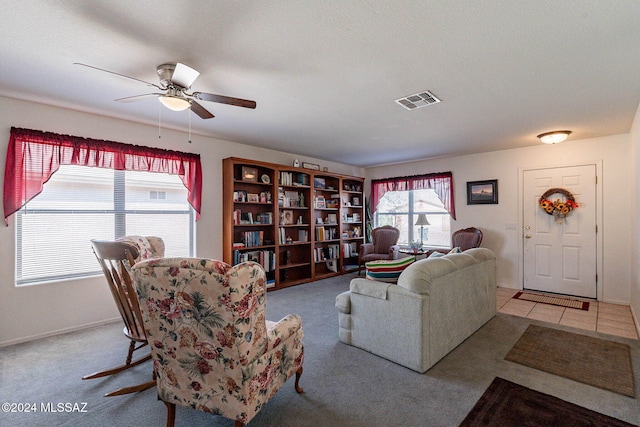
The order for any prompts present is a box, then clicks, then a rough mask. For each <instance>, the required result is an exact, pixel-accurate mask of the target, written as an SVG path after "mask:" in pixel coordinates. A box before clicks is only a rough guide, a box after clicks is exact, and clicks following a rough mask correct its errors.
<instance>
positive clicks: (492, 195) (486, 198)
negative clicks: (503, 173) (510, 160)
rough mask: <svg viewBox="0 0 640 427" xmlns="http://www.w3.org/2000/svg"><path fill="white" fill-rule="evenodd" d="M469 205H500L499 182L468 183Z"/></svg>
mask: <svg viewBox="0 0 640 427" xmlns="http://www.w3.org/2000/svg"><path fill="white" fill-rule="evenodd" d="M467 204H468V205H497V204H498V180H497V179H489V180H485V181H469V182H467Z"/></svg>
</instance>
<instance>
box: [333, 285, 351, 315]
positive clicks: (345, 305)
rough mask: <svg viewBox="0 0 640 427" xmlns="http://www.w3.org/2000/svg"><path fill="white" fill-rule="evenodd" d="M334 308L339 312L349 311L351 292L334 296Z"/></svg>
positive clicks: (347, 312)
mask: <svg viewBox="0 0 640 427" xmlns="http://www.w3.org/2000/svg"><path fill="white" fill-rule="evenodd" d="M336 308H337V309H338V311H339V312H340V313H346V314H349V313H351V292H349V291H347V292H343V293H341V294H339V295H338V296H337V297H336Z"/></svg>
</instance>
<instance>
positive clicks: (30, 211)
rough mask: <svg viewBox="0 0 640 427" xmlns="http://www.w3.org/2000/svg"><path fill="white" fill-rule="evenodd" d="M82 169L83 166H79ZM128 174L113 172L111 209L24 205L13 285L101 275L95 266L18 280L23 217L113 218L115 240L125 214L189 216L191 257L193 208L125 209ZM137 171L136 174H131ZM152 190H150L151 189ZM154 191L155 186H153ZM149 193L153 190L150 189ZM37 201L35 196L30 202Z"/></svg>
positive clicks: (18, 226)
mask: <svg viewBox="0 0 640 427" xmlns="http://www.w3.org/2000/svg"><path fill="white" fill-rule="evenodd" d="M82 167H85V166H82ZM126 172H127V171H120V170H114V171H113V182H112V190H113V205H112V208H111V209H104V208H100V209H82V210H79V209H77V208H71V209H51V208H33V207H28V204H25V206H23V207H22V208H21V209H20V210H18V211H17V212H16V213H15V215H16V216H15V220H16V239H15V242H16V256H15V263H14V267H15V284H16V286H18V287H22V286H28V285H37V284H48V283H53V282H59V281H63V280H74V279H81V278H88V277H94V276H100V275H102V274H103V273H102V270H101V269H100V268H99V266H98V265H97V264H96V269H95V270H94V271H84V272H76V273H71V274H63V275H51V276H47V277H38V278H30V279H19V277H22V272H23V271H24V268H23V262H22V252H23V242H24V240H23V238H22V237H23V234H22V229H23V219H22V217H23V216H25V215H37V214H59V215H65V216H68V215H73V213H74V212H76V213H81V214H89V215H90V214H110V215H112V217H113V234H114V239H118V238H121V237H124V236H125V235H127V234H131V233H127V229H126V223H127V215H130V214H145V215H188V224H189V254H188V255H189V256H193V251H194V246H195V211H194V209H193V208H192V207H189V208H188V209H186V210H159V209H152V210H141V209H126V200H127V192H126V179H125V174H126ZM130 172H136V171H130ZM150 188H151V187H150ZM153 188H154V189H157V188H158V187H157V186H155V187H153ZM150 191H152V190H150ZM36 198H37V196H36V197H34V198H33V199H32V200H35V199H36Z"/></svg>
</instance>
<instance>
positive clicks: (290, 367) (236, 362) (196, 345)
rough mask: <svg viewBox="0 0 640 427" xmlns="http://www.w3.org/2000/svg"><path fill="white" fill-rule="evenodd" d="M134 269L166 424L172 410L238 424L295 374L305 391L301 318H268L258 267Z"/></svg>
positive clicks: (161, 263)
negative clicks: (193, 411)
mask: <svg viewBox="0 0 640 427" xmlns="http://www.w3.org/2000/svg"><path fill="white" fill-rule="evenodd" d="M132 271H133V278H134V283H135V286H136V288H137V293H138V299H139V301H140V307H141V311H142V316H143V318H144V327H145V330H146V333H147V337H148V339H149V342H150V344H151V355H152V357H153V363H154V370H155V373H156V380H157V389H158V398H159V399H161V400H162V401H164V402H165V404H166V406H167V426H173V423H174V420H175V407H176V405H181V406H186V407H190V408H194V409H199V410H202V411H206V412H210V413H212V414H217V415H221V416H223V417H225V418H229V419H232V420H235V425H236V426H243V425H244V424H246V423H248V422H249V421H251V419H253V417H254V416H255V415H256V414H257V413H258V412H259V411H260V409H261V408H262V407H263V406H264V405H265V404H266V403H267V401H268V400H269V399H270V398H271V397H272V396H273V395H274V394H275V393H276V392H277V391H278V389H279V388H280V387H281V386H282V385H283V384H284V383H285V382H286V381H287V379H289V378H290V377H291V376H293V374H296V380H295V388H296V391H297V392H298V393H302V389H301V388H300V387H299V383H298V382H299V379H300V376H301V375H302V362H303V359H304V350H303V343H302V337H303V334H302V323H301V319H300V317H299V316H298V315H296V314H290V315H287V316H285V317H284V318H283V319H281V320H280V321H278V322H277V323H276V322H270V321H267V320H266V317H265V316H266V297H267V294H266V278H265V273H264V270H263V268H262V267H261V266H260V265H259V264H257V263H255V262H246V263H242V264H238V265H236V266H233V267H232V266H230V265H229V264H226V263H223V262H221V261H215V260H208V259H197V258H162V259H154V260H148V261H143V262H139V263H137V264H136V265H135V266H134V267H133V269H132Z"/></svg>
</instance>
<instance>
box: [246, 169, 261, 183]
mask: <svg viewBox="0 0 640 427" xmlns="http://www.w3.org/2000/svg"><path fill="white" fill-rule="evenodd" d="M242 180H243V181H247V182H258V169H256V168H250V167H248V166H242Z"/></svg>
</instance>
